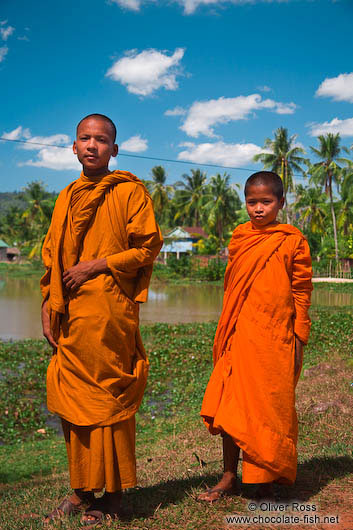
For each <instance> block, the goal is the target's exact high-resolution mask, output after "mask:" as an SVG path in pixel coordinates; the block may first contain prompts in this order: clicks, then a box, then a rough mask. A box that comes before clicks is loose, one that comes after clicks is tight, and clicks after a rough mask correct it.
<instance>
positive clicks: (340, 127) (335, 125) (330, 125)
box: [309, 118, 353, 136]
mask: <svg viewBox="0 0 353 530" xmlns="http://www.w3.org/2000/svg"><path fill="white" fill-rule="evenodd" d="M309 126H310V128H311V130H310V134H311V136H319V135H321V134H323V135H325V134H327V133H333V134H337V133H339V134H340V135H341V136H353V118H348V119H347V120H340V119H338V118H333V120H331V121H330V122H329V121H325V122H324V123H311V124H310V125H309Z"/></svg>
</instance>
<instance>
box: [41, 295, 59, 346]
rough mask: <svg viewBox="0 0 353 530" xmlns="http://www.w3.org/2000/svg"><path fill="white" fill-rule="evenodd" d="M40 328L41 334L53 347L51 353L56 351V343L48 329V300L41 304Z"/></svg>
mask: <svg viewBox="0 0 353 530" xmlns="http://www.w3.org/2000/svg"><path fill="white" fill-rule="evenodd" d="M42 328H43V335H44V337H45V338H46V339H47V341H48V342H49V344H50V346H51V347H52V348H53V353H56V350H57V348H58V345H57V343H56V342H55V340H54V338H53V335H52V333H51V329H50V318H49V313H48V301H47V300H46V301H45V302H44V303H43V305H42Z"/></svg>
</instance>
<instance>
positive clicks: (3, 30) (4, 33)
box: [0, 26, 15, 40]
mask: <svg viewBox="0 0 353 530" xmlns="http://www.w3.org/2000/svg"><path fill="white" fill-rule="evenodd" d="M14 31H15V28H13V27H12V26H7V27H6V28H5V27H4V26H2V27H1V28H0V34H1V37H2V40H7V39H8V38H9V37H10V36H11V35H12V34H13V32H14Z"/></svg>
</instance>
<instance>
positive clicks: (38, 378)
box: [0, 310, 353, 530]
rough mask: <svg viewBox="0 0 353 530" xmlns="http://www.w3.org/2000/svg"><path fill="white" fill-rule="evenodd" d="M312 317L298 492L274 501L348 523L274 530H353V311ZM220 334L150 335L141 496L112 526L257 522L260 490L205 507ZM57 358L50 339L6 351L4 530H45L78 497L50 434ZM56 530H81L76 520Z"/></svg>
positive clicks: (212, 471) (149, 331)
mask: <svg viewBox="0 0 353 530" xmlns="http://www.w3.org/2000/svg"><path fill="white" fill-rule="evenodd" d="M312 316H313V329H312V335H311V340H310V343H309V345H308V347H307V349H306V353H305V363H304V369H303V372H302V377H301V379H300V381H299V384H298V391H297V410H298V416H299V428H300V433H299V444H298V452H299V466H298V477H297V482H296V484H295V486H294V487H293V488H289V487H278V488H277V492H276V493H277V496H278V498H279V501H280V502H286V501H288V499H296V500H300V501H302V502H303V503H305V504H307V505H309V504H310V505H315V506H316V508H317V511H316V514H319V515H320V516H323V515H324V514H329V515H332V516H335V515H338V516H339V518H340V523H339V524H334V525H324V526H323V525H316V526H315V525H314V524H312V525H306V526H304V525H302V526H300V525H295V526H294V525H293V526H292V525H283V526H282V525H277V526H273V528H277V529H279V528H281V529H282V528H290V529H292V528H295V529H299V528H306V529H308V528H310V529H312V528H315V529H316V528H331V529H336V528H340V529H344V530H349V529H351V528H353V520H352V518H351V519H349V518H350V515H349V514H350V513H351V506H352V504H353V499H352V478H353V462H352V431H353V428H352V427H353V421H352V414H351V410H352V393H353V387H352V386H351V383H352V379H351V374H352V367H353V364H352V358H351V354H352V349H353V348H352V342H353V337H352V313H351V312H350V311H349V310H347V311H346V312H343V311H341V312H340V313H332V312H329V311H326V310H316V311H314V312H313V314H312ZM214 331H215V323H207V324H186V325H177V326H171V325H167V324H155V325H153V326H146V327H144V328H143V335H144V341H145V344H146V347H147V350H148V353H149V358H150V362H151V371H150V378H149V384H148V388H147V391H146V395H145V399H144V402H143V405H142V407H141V410H140V413H139V414H138V417H137V422H138V435H137V437H138V442H137V463H138V478H139V487H138V488H134V489H132V490H131V491H129V492H127V494H126V496H125V512H126V513H125V515H124V517H123V518H122V519H121V521H119V522H118V523H114V524H113V523H111V522H109V521H107V522H106V523H105V524H104V526H103V528H109V527H114V528H117V529H119V530H123V529H124V530H125V529H126V530H196V529H197V530H199V529H200V530H216V529H221V528H224V527H225V523H224V517H225V516H226V515H230V514H234V513H239V514H243V515H252V514H251V512H249V511H248V503H249V499H250V498H251V495H252V493H253V490H252V488H251V487H250V486H247V487H244V488H243V489H242V494H241V496H238V497H225V498H223V499H222V500H220V501H219V502H218V503H215V504H214V505H211V506H210V505H205V504H201V503H199V502H197V501H196V500H195V498H196V496H197V494H198V493H199V492H201V491H202V490H203V489H204V488H205V487H206V486H212V485H213V484H215V483H216V482H217V479H218V477H219V475H220V472H221V466H222V453H221V440H220V438H219V437H212V436H210V435H209V434H208V432H207V431H206V429H205V428H204V427H203V425H202V423H201V421H200V419H199V416H198V411H199V408H200V404H201V400H202V395H203V391H204V388H205V385H206V383H207V380H208V377H209V375H210V372H211V369H212V366H211V346H212V339H213V335H214ZM48 357H49V351H48V349H47V347H46V345H45V343H44V342H43V341H22V342H15V343H0V410H1V411H2V415H1V418H2V420H1V425H0V437H1V439H2V440H3V442H4V443H5V445H3V446H0V483H1V485H0V491H1V494H2V508H1V510H0V528H1V530H15V529H37V528H42V518H43V516H44V514H45V513H47V512H48V511H51V510H52V509H53V507H54V506H56V505H57V503H58V502H60V500H61V499H62V497H63V496H65V495H66V494H67V493H68V492H69V481H68V473H67V470H66V454H65V447H64V442H63V439H62V438H60V437H58V436H57V435H55V434H53V431H52V430H51V428H50V427H48V425H47V423H46V420H47V419H48V418H47V416H46V412H45V409H44V408H43V407H42V403H43V399H44V375H45V367H46V364H47V360H48ZM200 367H201V370H200ZM24 397H25V398H24ZM26 404H29V405H28V407H27V408H26ZM42 429H44V431H45V432H44V433H43V431H42ZM38 430H39V431H40V432H37V431H38ZM240 471H241V469H239V472H240ZM254 514H256V515H263V516H269V515H274V514H273V513H272V512H271V513H270V512H261V511H256V512H254ZM286 514H287V515H288V514H289V512H286ZM275 515H276V513H275ZM294 515H298V512H297V513H295V514H294ZM310 515H312V514H310ZM299 516H302V514H301V513H299ZM51 527H52V528H67V529H76V528H81V526H80V523H79V518H78V517H76V518H72V519H69V520H65V521H63V522H62V523H61V525H59V524H56V525H52V526H51ZM229 528H272V526H271V524H265V525H260V526H256V525H254V524H250V525H249V524H248V525H239V524H237V525H236V526H235V525H232V526H229Z"/></svg>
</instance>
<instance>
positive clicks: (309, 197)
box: [294, 184, 326, 234]
mask: <svg viewBox="0 0 353 530" xmlns="http://www.w3.org/2000/svg"><path fill="white" fill-rule="evenodd" d="M295 191H296V201H295V203H294V209H295V210H296V211H297V212H299V214H300V217H299V219H300V220H302V221H303V225H304V227H305V228H306V229H309V230H310V231H311V232H313V233H317V234H322V233H324V232H325V219H326V211H325V202H326V195H325V194H324V193H322V191H321V190H320V189H319V188H317V187H308V186H303V185H302V184H298V185H297V186H296V188H295Z"/></svg>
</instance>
